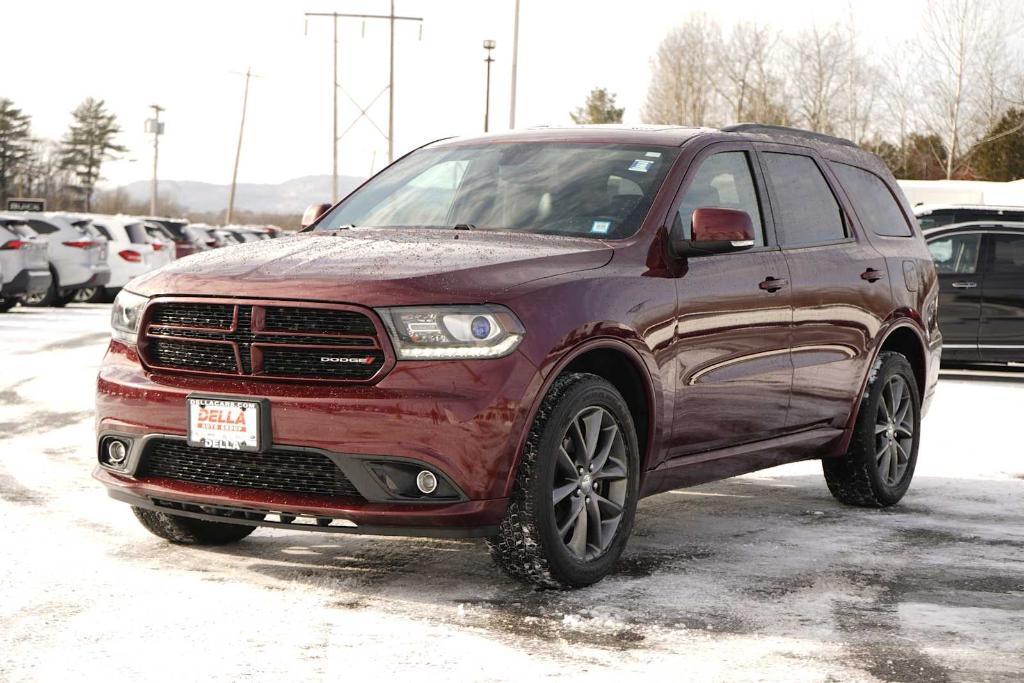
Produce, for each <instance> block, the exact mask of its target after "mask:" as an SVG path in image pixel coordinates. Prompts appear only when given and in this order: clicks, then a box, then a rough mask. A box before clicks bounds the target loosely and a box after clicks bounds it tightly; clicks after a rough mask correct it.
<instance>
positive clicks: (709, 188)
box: [669, 144, 793, 457]
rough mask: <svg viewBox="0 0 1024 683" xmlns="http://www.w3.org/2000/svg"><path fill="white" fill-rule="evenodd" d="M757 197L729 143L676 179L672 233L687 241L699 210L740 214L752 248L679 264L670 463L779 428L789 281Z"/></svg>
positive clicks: (750, 174) (748, 171)
mask: <svg viewBox="0 0 1024 683" xmlns="http://www.w3.org/2000/svg"><path fill="white" fill-rule="evenodd" d="M763 196H764V194H763V183H762V181H761V178H760V172H759V171H758V169H757V167H756V164H755V163H753V159H752V156H751V152H750V151H749V150H747V149H745V148H743V146H737V145H734V144H727V145H713V146H711V147H710V148H709V149H706V150H704V151H703V152H702V153H701V154H700V155H699V156H698V157H697V159H696V160H695V161H694V164H693V165H692V166H691V168H690V170H689V172H688V173H687V177H686V179H685V180H684V181H683V184H682V191H681V193H680V195H679V198H678V199H677V207H676V209H675V211H674V212H673V214H672V215H673V216H674V220H673V224H672V231H673V233H674V234H682V235H683V236H684V237H686V238H688V237H689V235H690V232H689V231H690V228H691V220H692V216H693V212H694V210H696V209H698V208H702V207H721V208H728V209H739V210H742V211H745V212H747V213H748V214H749V215H750V217H751V220H752V222H753V224H754V233H755V246H754V247H753V248H752V249H750V250H748V251H740V252H735V253H730V254H718V255H714V256H703V257H690V258H688V259H687V261H686V263H684V264H683V265H682V275H681V276H680V277H679V278H678V280H677V286H678V301H679V304H678V312H677V322H676V332H675V343H674V346H673V348H674V350H675V367H676V372H677V376H676V386H677V390H676V391H677V394H676V408H675V420H674V425H673V433H672V443H671V447H670V452H669V455H670V457H676V456H684V455H687V454H693V453H698V452H702V451H709V450H714V449H718V448H724V447H727V446H731V445H737V444H742V443H747V442H752V441H757V440H760V439H763V438H766V437H770V436H773V435H776V434H779V433H781V432H782V431H783V430H784V428H785V424H786V413H787V411H788V409H789V394H790V386H791V382H792V375H793V370H792V365H791V363H790V357H789V345H790V324H791V322H792V315H793V310H792V303H791V294H790V289H789V279H790V278H789V270H788V268H787V266H786V260H785V258H784V257H783V256H782V253H781V252H780V251H779V249H778V248H777V247H776V246H775V240H774V235H773V232H772V230H771V224H770V220H768V219H767V212H766V211H764V210H763V201H762V197H763Z"/></svg>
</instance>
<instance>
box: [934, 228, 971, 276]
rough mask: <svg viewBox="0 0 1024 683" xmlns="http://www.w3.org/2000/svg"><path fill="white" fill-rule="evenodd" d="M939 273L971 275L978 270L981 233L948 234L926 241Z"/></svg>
mask: <svg viewBox="0 0 1024 683" xmlns="http://www.w3.org/2000/svg"><path fill="white" fill-rule="evenodd" d="M928 251H930V252H931V253H932V260H933V261H935V270H936V271H937V272H938V273H939V275H949V274H957V275H971V274H973V273H976V272H977V271H978V254H979V253H980V252H981V235H980V234H978V233H973V234H968V235H950V236H948V237H941V238H939V239H937V240H933V241H931V242H929V243H928Z"/></svg>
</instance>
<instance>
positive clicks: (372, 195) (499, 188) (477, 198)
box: [317, 143, 678, 239]
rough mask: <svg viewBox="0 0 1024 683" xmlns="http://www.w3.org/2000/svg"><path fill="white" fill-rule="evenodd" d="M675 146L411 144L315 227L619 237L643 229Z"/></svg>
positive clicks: (676, 152)
mask: <svg viewBox="0 0 1024 683" xmlns="http://www.w3.org/2000/svg"><path fill="white" fill-rule="evenodd" d="M677 154H678V149H677V148H674V147H654V146H651V147H645V146H637V145H610V144H577V143H572V144H570V143H490V144H486V145H482V144H468V145H459V144H456V145H450V146H441V147H436V148H427V149H423V150H420V151H418V152H414V153H413V154H411V155H409V156H408V157H406V158H405V159H402V160H401V161H399V162H397V163H396V164H394V165H393V166H391V167H390V168H388V169H386V170H384V171H383V172H382V173H380V174H379V175H377V176H376V177H374V178H372V179H371V180H370V181H369V182H367V183H366V184H365V185H364V186H363V187H361V188H360V189H358V190H356V191H355V192H354V193H352V194H351V195H349V196H348V197H347V198H346V199H345V200H344V201H343V202H342V203H341V204H340V205H338V206H337V207H336V208H335V209H334V210H333V211H332V212H331V213H330V214H328V215H327V216H325V217H324V218H323V219H322V220H321V221H320V222H319V223H318V224H317V230H334V229H337V228H340V227H342V226H345V225H355V226H361V227H383V228H453V227H454V226H456V225H465V226H470V227H472V228H477V229H481V230H511V231H518V232H531V233H540V234H548V235H567V236H575V237H595V238H603V239H621V238H624V237H629V236H631V235H633V234H634V233H635V232H636V231H637V230H639V229H640V225H641V223H642V222H643V219H644V217H645V216H646V215H647V211H648V209H649V208H650V206H651V203H652V202H653V201H654V197H655V195H656V194H657V193H658V190H659V189H660V188H661V185H662V183H663V182H664V180H665V176H666V174H667V173H668V169H669V167H670V166H671V165H672V162H673V161H674V160H675V158H676V155H677Z"/></svg>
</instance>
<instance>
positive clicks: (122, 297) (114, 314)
mask: <svg viewBox="0 0 1024 683" xmlns="http://www.w3.org/2000/svg"><path fill="white" fill-rule="evenodd" d="M146 301H148V299H146V297H144V296H139V295H138V294H132V293H131V292H129V291H127V290H125V289H122V290H121V293H120V294H118V295H117V298H116V299H114V308H113V309H112V310H111V311H110V327H111V328H113V330H112V332H111V335H110V336H112V337H113V338H114V339H116V340H117V341H119V342H124V343H125V344H130V345H132V346H135V342H136V340H137V339H138V336H139V322H140V321H141V319H142V309H143V308H145V306H146Z"/></svg>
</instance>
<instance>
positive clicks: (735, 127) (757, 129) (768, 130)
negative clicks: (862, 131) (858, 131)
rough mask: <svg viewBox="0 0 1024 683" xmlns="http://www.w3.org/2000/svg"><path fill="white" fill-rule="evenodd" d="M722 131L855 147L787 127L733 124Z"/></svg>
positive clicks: (818, 134) (838, 139)
mask: <svg viewBox="0 0 1024 683" xmlns="http://www.w3.org/2000/svg"><path fill="white" fill-rule="evenodd" d="M721 130H722V131H724V132H726V133H763V134H765V135H772V134H775V135H779V134H781V135H791V136H793V137H797V138H807V139H808V140H817V141H818V142H824V143H827V144H830V145H843V146H845V147H857V143H855V142H853V141H852V140H847V139H846V138H838V137H836V136H834V135H826V134H824V133H815V132H814V131H810V130H803V129H802V128H790V127H789V126H771V125H768V124H766V123H734V124H732V125H729V126H723V127H722V128H721Z"/></svg>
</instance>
